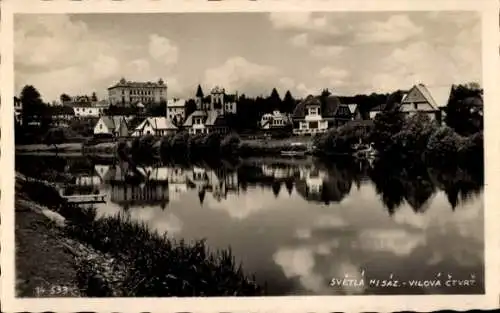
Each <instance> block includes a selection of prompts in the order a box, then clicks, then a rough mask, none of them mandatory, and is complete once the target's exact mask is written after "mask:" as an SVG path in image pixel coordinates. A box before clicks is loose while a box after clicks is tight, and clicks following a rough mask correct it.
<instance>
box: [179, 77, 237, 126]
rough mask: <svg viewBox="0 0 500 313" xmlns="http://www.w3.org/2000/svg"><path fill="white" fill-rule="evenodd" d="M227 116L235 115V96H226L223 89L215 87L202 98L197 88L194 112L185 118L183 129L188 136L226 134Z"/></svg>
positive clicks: (201, 93) (199, 89)
mask: <svg viewBox="0 0 500 313" xmlns="http://www.w3.org/2000/svg"><path fill="white" fill-rule="evenodd" d="M229 114H236V95H227V94H226V92H225V90H224V88H219V87H215V88H214V89H212V91H211V94H210V96H209V97H208V98H204V97H203V92H202V91H201V88H198V92H197V94H196V110H195V111H194V112H193V113H191V114H190V115H189V116H188V117H187V118H186V121H185V122H184V127H185V128H187V129H188V131H189V133H190V134H209V133H212V132H217V133H227V132H228V131H229V127H228V115H229Z"/></svg>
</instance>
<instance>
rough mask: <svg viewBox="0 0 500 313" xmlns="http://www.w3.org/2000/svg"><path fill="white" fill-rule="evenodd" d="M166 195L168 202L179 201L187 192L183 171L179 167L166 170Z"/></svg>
mask: <svg viewBox="0 0 500 313" xmlns="http://www.w3.org/2000/svg"><path fill="white" fill-rule="evenodd" d="M167 179H168V193H169V198H170V200H171V201H172V200H179V199H180V197H181V195H182V194H183V193H185V192H187V190H188V186H187V177H186V173H185V171H184V170H183V169H182V168H180V167H168V168H167Z"/></svg>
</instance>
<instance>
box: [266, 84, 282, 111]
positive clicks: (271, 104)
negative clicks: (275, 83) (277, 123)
mask: <svg viewBox="0 0 500 313" xmlns="http://www.w3.org/2000/svg"><path fill="white" fill-rule="evenodd" d="M267 102H268V110H269V111H274V110H279V109H280V108H281V98H280V95H279V93H278V90H276V88H273V90H272V91H271V95H270V96H269V98H267ZM266 109H267V108H266ZM266 111H267V110H266Z"/></svg>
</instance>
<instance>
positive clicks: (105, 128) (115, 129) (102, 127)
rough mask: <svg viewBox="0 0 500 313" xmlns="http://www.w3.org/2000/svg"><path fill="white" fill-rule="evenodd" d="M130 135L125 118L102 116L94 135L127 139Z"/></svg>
mask: <svg viewBox="0 0 500 313" xmlns="http://www.w3.org/2000/svg"><path fill="white" fill-rule="evenodd" d="M128 133H129V130H128V124H127V120H126V118H125V117H124V116H121V115H115V116H102V117H101V118H100V119H99V120H98V121H97V124H96V125H95V127H94V135H98V134H110V135H113V136H114V137H127V136H128Z"/></svg>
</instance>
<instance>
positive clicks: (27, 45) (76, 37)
mask: <svg viewBox="0 0 500 313" xmlns="http://www.w3.org/2000/svg"><path fill="white" fill-rule="evenodd" d="M17 25H22V27H16V30H15V33H14V55H15V58H16V63H17V64H19V65H21V66H28V67H47V66H50V67H51V68H61V67H66V66H74V65H76V64H79V63H82V62H86V61H89V60H92V58H89V54H91V55H94V52H95V51H100V50H101V51H102V50H103V48H104V45H105V43H101V42H99V41H89V40H86V39H87V38H86V37H87V35H88V28H87V25H86V24H85V23H82V22H74V21H71V20H70V18H69V17H68V16H67V15H62V14H57V15H34V16H29V17H27V16H22V17H19V18H18V19H17V20H16V26H17ZM82 41H83V42H82Z"/></svg>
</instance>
